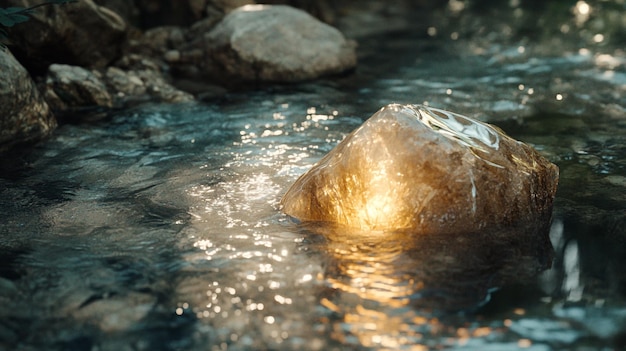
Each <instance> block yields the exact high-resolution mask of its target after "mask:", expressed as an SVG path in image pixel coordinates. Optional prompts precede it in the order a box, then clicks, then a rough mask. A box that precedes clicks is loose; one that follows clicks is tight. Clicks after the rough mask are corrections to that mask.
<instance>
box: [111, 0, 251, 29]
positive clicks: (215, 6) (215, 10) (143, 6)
mask: <svg viewBox="0 0 626 351" xmlns="http://www.w3.org/2000/svg"><path fill="white" fill-rule="evenodd" d="M109 1H112V0H109ZM135 3H136V6H137V7H138V8H139V10H140V13H141V16H140V17H141V18H140V26H141V27H142V28H152V27H158V26H164V25H177V26H188V25H190V24H191V23H194V22H196V21H198V20H200V19H203V18H213V19H217V20H219V19H221V18H222V17H223V16H224V13H226V12H228V11H230V10H232V9H234V8H237V7H239V6H243V5H246V4H253V3H254V1H253V0H177V1H162V0H136V1H135Z"/></svg>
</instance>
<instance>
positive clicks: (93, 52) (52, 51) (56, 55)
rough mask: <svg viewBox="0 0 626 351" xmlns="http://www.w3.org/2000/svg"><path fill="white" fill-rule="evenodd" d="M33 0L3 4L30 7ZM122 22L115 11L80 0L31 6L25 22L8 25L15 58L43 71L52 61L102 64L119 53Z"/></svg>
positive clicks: (81, 64) (123, 30) (122, 36)
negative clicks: (29, 15) (31, 9)
mask: <svg viewBox="0 0 626 351" xmlns="http://www.w3.org/2000/svg"><path fill="white" fill-rule="evenodd" d="M39 3H41V1H37V0H7V1H5V2H3V5H4V6H7V7H9V6H17V7H30V6H33V5H36V4H39ZM126 30H127V25H126V22H125V21H124V20H123V19H122V18H121V17H120V16H119V15H118V14H116V13H115V12H113V11H111V10H109V9H107V8H105V7H102V6H98V5H96V4H95V3H94V2H93V1H92V0H82V1H78V2H76V3H70V4H66V5H63V6H46V7H45V10H44V8H40V9H37V10H34V11H33V12H32V14H31V18H30V19H29V20H28V22H26V23H23V24H18V25H16V26H14V27H11V28H8V30H7V32H8V37H9V38H10V40H11V43H12V45H13V46H12V49H14V53H15V55H16V57H17V58H18V60H19V61H20V62H21V63H22V64H23V65H24V66H25V67H26V68H27V69H28V70H29V71H30V72H31V73H32V72H34V73H36V74H39V73H41V74H43V73H45V71H46V69H47V67H48V66H49V65H50V64H52V63H63V64H70V65H76V66H84V67H92V68H93V67H104V66H106V65H107V64H109V63H110V62H112V61H113V60H114V59H116V58H118V57H119V56H120V54H121V47H122V44H123V43H124V41H125V38H126Z"/></svg>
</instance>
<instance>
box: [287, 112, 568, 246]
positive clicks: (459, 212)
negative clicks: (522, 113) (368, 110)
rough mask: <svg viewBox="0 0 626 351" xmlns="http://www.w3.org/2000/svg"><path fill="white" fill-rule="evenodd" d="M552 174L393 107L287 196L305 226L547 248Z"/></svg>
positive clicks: (511, 151)
mask: <svg viewBox="0 0 626 351" xmlns="http://www.w3.org/2000/svg"><path fill="white" fill-rule="evenodd" d="M558 175H559V172H558V168H557V167H556V166H555V165H553V164H552V163H550V162H549V161H547V160H546V159H544V158H543V157H542V156H541V155H539V153H537V152H536V151H535V150H534V149H533V148H531V147H530V146H528V145H526V144H524V143H521V142H519V141H516V140H514V139H512V138H510V137H508V136H507V135H505V134H504V133H503V132H502V131H501V130H500V129H498V128H496V127H493V126H491V125H488V124H485V123H482V122H478V121H475V120H472V119H470V118H468V117H464V116H461V115H458V114H455V113H451V112H447V111H443V110H438V109H434V108H428V107H425V106H420V105H389V106H386V107H384V108H383V109H381V110H380V111H378V112H377V113H376V114H375V115H374V116H372V117H371V118H370V119H369V120H367V121H366V122H365V123H364V124H363V125H362V126H361V127H359V128H358V129H357V130H355V131H354V132H353V133H352V134H350V135H349V136H348V137H347V138H346V139H344V140H343V141H342V142H341V143H340V144H339V145H337V147H335V148H334V149H333V150H332V151H331V152H330V153H329V154H328V155H326V156H325V157H324V158H323V159H322V160H321V161H320V162H319V163H318V164H316V165H315V166H314V167H313V168H312V169H311V170H309V171H308V172H307V173H305V174H304V175H302V176H301V177H300V178H299V179H298V180H297V181H296V182H295V184H293V186H292V187H291V189H289V191H288V192H287V193H286V194H285V196H284V197H283V199H282V201H281V203H282V206H283V211H284V212H285V213H286V214H288V215H290V216H293V217H295V218H297V219H299V220H302V221H320V222H331V223H335V224H339V225H343V226H347V227H352V228H357V229H360V230H368V231H386V230H408V231H410V232H413V233H419V234H454V233H478V232H484V231H485V230H493V229H497V230H498V231H499V232H502V233H509V234H520V235H522V236H525V235H530V236H532V235H534V236H535V237H536V235H541V234H545V235H544V236H543V237H540V240H544V241H545V240H547V232H548V230H549V225H550V219H551V214H552V202H553V199H554V195H555V192H556V188H557V182H558Z"/></svg>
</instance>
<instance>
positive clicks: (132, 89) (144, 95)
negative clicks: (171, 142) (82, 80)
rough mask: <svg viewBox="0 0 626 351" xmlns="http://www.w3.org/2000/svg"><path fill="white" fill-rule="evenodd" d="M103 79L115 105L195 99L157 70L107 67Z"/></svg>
mask: <svg viewBox="0 0 626 351" xmlns="http://www.w3.org/2000/svg"><path fill="white" fill-rule="evenodd" d="M105 80H106V82H107V85H108V86H109V87H110V90H111V91H112V92H113V93H114V97H115V99H116V101H117V103H116V105H122V106H123V105H128V104H132V103H134V102H145V101H157V102H169V103H180V102H191V101H194V100H195V99H194V97H193V95H191V94H189V93H186V92H184V91H182V90H179V89H177V88H175V87H174V86H172V85H171V84H170V83H168V82H167V80H166V79H165V77H164V76H163V74H161V72H159V71H158V70H153V69H137V70H134V69H130V70H122V69H120V68H118V67H109V68H108V69H107V71H106V75H105Z"/></svg>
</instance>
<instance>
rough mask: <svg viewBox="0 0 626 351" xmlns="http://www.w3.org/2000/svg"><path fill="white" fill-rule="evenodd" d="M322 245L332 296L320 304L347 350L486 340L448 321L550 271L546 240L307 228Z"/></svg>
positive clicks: (322, 226)
mask: <svg viewBox="0 0 626 351" xmlns="http://www.w3.org/2000/svg"><path fill="white" fill-rule="evenodd" d="M302 226H303V229H304V230H305V231H308V232H311V233H312V234H311V235H321V236H322V237H323V238H324V239H323V240H322V242H321V243H320V244H318V245H319V246H320V247H319V248H317V249H319V250H321V251H323V252H325V254H326V255H327V259H328V263H327V265H326V268H325V271H324V279H325V281H326V284H327V287H328V288H327V289H326V290H325V291H324V292H323V293H322V295H321V296H320V304H321V305H322V306H324V307H325V308H326V309H328V310H330V311H332V312H333V313H334V314H335V315H336V316H337V320H335V321H333V327H332V337H333V338H334V339H336V340H338V341H340V342H341V343H342V344H356V345H361V346H365V347H377V348H380V347H382V348H397V347H400V346H402V348H404V349H411V350H424V349H428V347H429V345H428V342H429V340H430V342H432V341H433V340H435V339H437V336H439V335H447V336H450V335H453V337H452V338H453V339H454V343H457V344H459V343H460V344H462V343H463V340H465V341H467V340H469V338H470V337H483V336H486V335H489V334H490V333H491V332H492V330H491V328H490V327H486V326H483V327H481V328H476V329H467V328H466V327H465V326H460V327H459V326H455V325H454V323H450V321H446V322H442V320H441V319H442V318H444V319H446V318H448V319H449V318H450V317H451V316H455V315H458V314H457V313H461V314H463V313H466V312H471V311H474V310H476V309H477V308H479V307H480V306H481V305H483V304H484V303H486V302H487V301H488V300H489V297H490V294H491V292H492V291H493V290H494V289H496V288H497V287H499V286H501V285H502V284H505V283H507V282H512V281H514V282H516V283H522V282H524V281H531V279H533V278H534V277H535V276H536V275H537V274H538V273H539V272H540V271H542V270H544V269H546V268H547V267H548V266H549V265H550V260H551V253H552V247H551V245H550V243H548V242H547V241H546V240H541V238H530V237H527V238H522V237H519V238H505V237H504V236H500V235H499V232H498V231H490V232H489V231H484V232H480V233H462V234H447V235H415V234H414V233H411V232H406V231H397V232H364V231H355V230H352V229H348V228H345V227H338V226H333V225H327V224H319V223H318V224H308V225H302Z"/></svg>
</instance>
